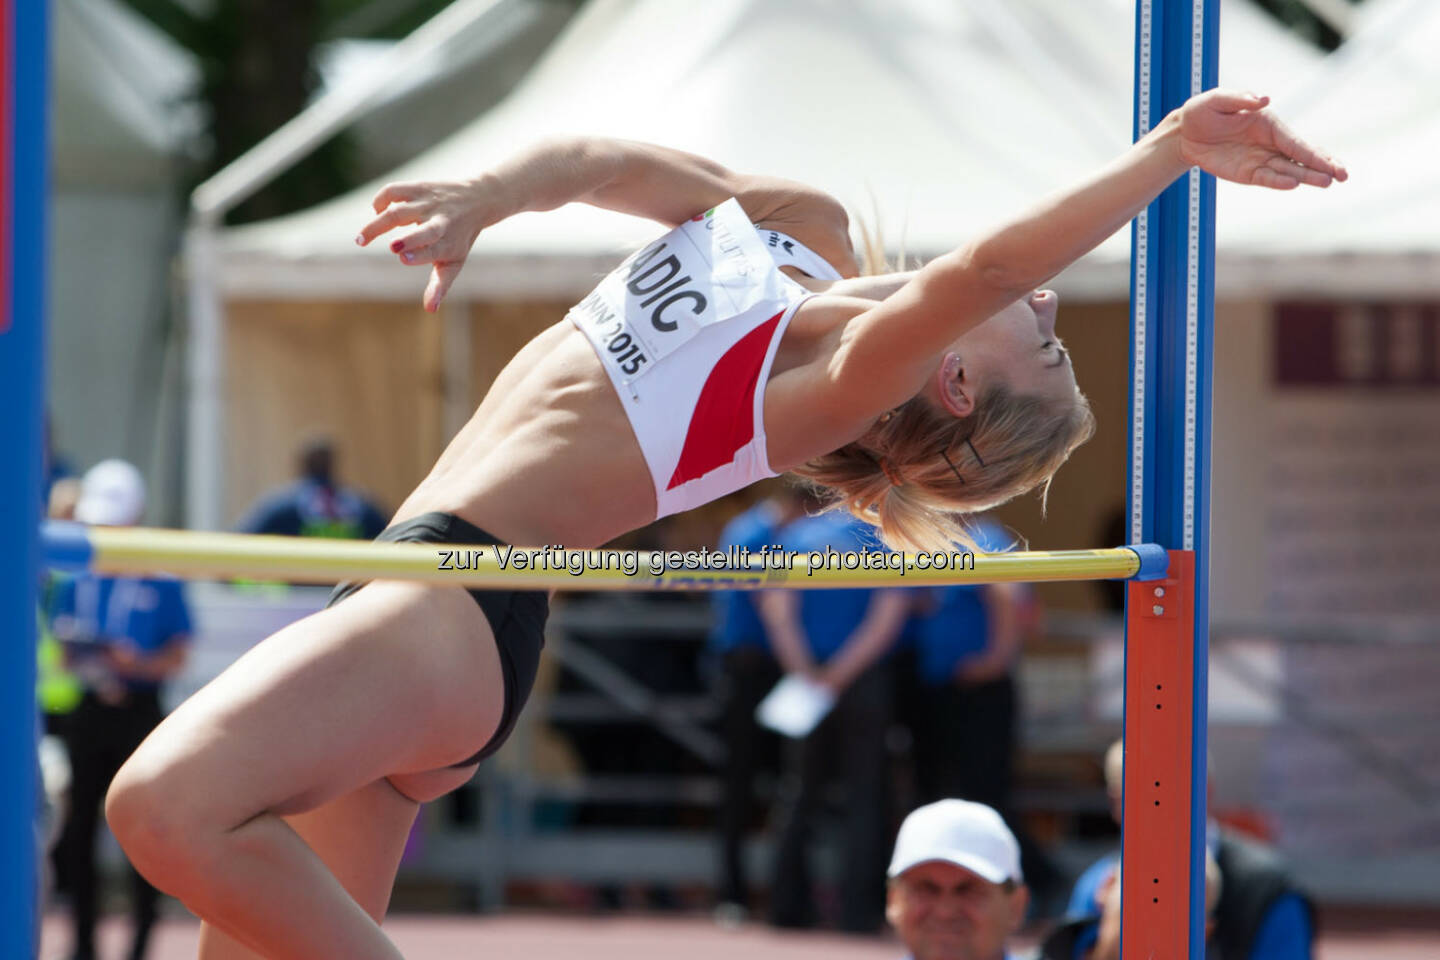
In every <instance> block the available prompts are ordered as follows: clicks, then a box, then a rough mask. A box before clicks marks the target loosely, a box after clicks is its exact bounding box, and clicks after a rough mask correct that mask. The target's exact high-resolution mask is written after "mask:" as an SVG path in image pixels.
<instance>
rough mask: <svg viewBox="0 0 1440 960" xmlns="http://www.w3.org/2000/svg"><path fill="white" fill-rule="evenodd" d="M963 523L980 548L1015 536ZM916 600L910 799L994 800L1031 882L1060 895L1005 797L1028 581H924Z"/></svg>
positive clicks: (990, 549) (1028, 614)
mask: <svg viewBox="0 0 1440 960" xmlns="http://www.w3.org/2000/svg"><path fill="white" fill-rule="evenodd" d="M972 533H973V535H974V537H975V544H976V547H977V548H978V550H979V552H981V553H1004V552H1007V551H1010V550H1013V549H1016V548H1017V546H1018V543H1017V542H1016V540H1015V537H1014V536H1013V535H1011V534H1010V533H1009V532H1008V531H1006V530H1005V529H1004V528H1003V527H1001V526H1000V525H999V524H997V523H995V522H993V521H991V520H988V519H984V518H980V519H978V520H977V521H976V522H975V525H974V527H973V529H972ZM918 605H919V606H920V608H921V611H922V613H921V615H920V616H919V617H918V618H917V621H916V622H915V623H914V624H913V625H912V627H911V629H910V631H909V633H910V636H911V638H912V640H913V643H914V656H915V665H916V674H917V680H918V682H919V686H918V690H917V691H916V695H915V697H914V700H913V703H912V704H911V705H910V708H909V713H910V725H911V735H912V739H913V742H914V748H915V778H916V786H917V787H918V789H919V799H920V801H921V802H922V803H923V802H929V801H934V800H940V799H943V798H945V797H959V798H961V799H964V800H972V801H974V802H976V803H983V804H985V805H987V806H989V807H992V808H994V809H995V810H996V811H998V812H999V813H1000V815H1001V816H1002V817H1004V818H1005V820H1006V822H1007V823H1008V824H1009V825H1010V828H1011V830H1012V831H1014V833H1015V834H1016V835H1017V836H1018V837H1019V838H1020V845H1021V851H1022V856H1023V860H1024V866H1025V875H1026V876H1027V877H1029V878H1030V883H1031V885H1032V887H1035V888H1036V891H1037V893H1039V894H1049V895H1051V896H1055V897H1060V896H1063V890H1064V888H1063V886H1062V882H1061V880H1060V878H1059V875H1058V871H1057V870H1056V869H1055V868H1054V867H1053V866H1052V865H1051V864H1050V862H1049V861H1048V859H1046V858H1045V857H1044V856H1043V854H1042V853H1041V852H1040V851H1039V850H1037V849H1036V848H1035V845H1034V844H1033V843H1032V842H1030V841H1029V840H1028V837H1026V835H1025V832H1024V831H1023V830H1022V829H1021V828H1020V826H1019V824H1018V823H1017V822H1016V818H1015V811H1014V807H1013V804H1012V791H1013V784H1014V779H1015V759H1016V756H1017V754H1018V752H1019V717H1020V706H1019V697H1018V691H1017V684H1016V680H1015V667H1016V664H1017V663H1018V662H1019V659H1020V650H1021V645H1022V641H1023V640H1024V638H1025V637H1026V636H1027V635H1028V634H1030V633H1032V632H1033V631H1034V630H1035V629H1036V623H1037V621H1038V619H1039V607H1038V601H1037V600H1036V597H1035V593H1034V591H1033V590H1032V589H1031V588H1030V587H1029V585H1027V584H1018V583H996V584H968V585H967V584H957V585H952V586H946V587H939V588H935V589H933V590H929V591H925V592H924V593H922V594H921V602H920V604H918ZM1037 885H1038V886H1037Z"/></svg>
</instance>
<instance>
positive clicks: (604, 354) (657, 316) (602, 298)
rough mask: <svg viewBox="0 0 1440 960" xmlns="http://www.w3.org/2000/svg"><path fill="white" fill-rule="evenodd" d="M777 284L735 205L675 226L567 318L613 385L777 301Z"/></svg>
mask: <svg viewBox="0 0 1440 960" xmlns="http://www.w3.org/2000/svg"><path fill="white" fill-rule="evenodd" d="M781 280H782V276H781V274H780V272H779V271H778V270H776V269H775V262H774V260H772V259H771V257H770V254H769V252H768V251H767V250H766V249H765V246H764V244H763V243H762V242H761V240H760V237H759V235H758V234H757V233H756V231H755V226H754V224H752V223H751V222H750V219H749V217H747V216H746V215H745V211H744V210H742V209H741V208H740V203H739V201H738V200H735V199H733V198H732V199H730V200H726V201H725V202H724V203H722V204H720V205H719V206H718V207H715V208H714V209H712V210H707V211H706V212H705V213H702V214H701V215H699V216H698V217H694V218H693V219H691V220H688V221H686V222H685V223H682V224H681V225H680V226H678V227H676V228H675V229H674V230H671V231H670V232H669V233H667V234H665V235H664V236H663V237H661V238H660V239H658V240H656V241H655V242H653V243H651V244H650V245H648V246H646V247H645V248H644V249H643V250H641V251H639V252H638V253H636V254H634V255H633V256H631V257H630V258H629V259H628V260H626V261H625V262H624V263H622V264H621V265H620V266H619V267H617V268H616V269H615V270H614V271H613V272H612V273H611V274H610V275H609V276H607V277H606V278H605V279H604V280H602V281H600V285H599V286H597V287H596V288H595V289H594V290H593V291H591V293H590V295H589V296H587V297H586V298H585V299H584V300H581V301H580V302H579V303H578V304H576V305H575V306H574V307H573V308H571V310H570V319H571V322H573V323H574V324H575V325H576V326H577V327H579V328H580V329H581V330H582V331H584V333H585V336H587V337H588V338H589V339H590V342H591V344H593V345H594V347H595V352H596V353H597V354H598V355H599V356H600V362H601V363H602V364H604V365H605V366H606V367H607V368H608V369H609V373H610V375H611V377H612V378H613V379H614V380H615V382H616V383H628V382H630V381H633V380H635V379H637V378H639V377H642V376H644V375H645V373H646V372H647V371H649V370H650V369H651V368H652V367H653V366H654V365H655V364H656V363H657V362H659V361H660V360H662V359H664V358H665V357H666V356H668V355H669V354H671V353H673V352H674V351H675V350H676V349H678V348H679V347H681V346H683V345H684V344H685V343H686V342H688V341H689V340H690V339H691V338H692V337H694V336H695V335H696V334H697V333H699V332H700V331H701V330H702V329H704V328H705V327H707V326H709V325H711V324H715V323H724V322H725V321H726V320H729V319H730V318H731V317H736V316H739V315H740V314H742V313H745V312H746V311H748V310H750V309H751V308H752V307H754V306H755V305H756V304H759V303H761V302H763V301H766V300H769V301H775V300H777V299H781V298H783V297H784V295H785V294H784V287H783V286H782V284H781Z"/></svg>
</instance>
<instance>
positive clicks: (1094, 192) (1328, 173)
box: [817, 90, 1346, 418]
mask: <svg viewBox="0 0 1440 960" xmlns="http://www.w3.org/2000/svg"><path fill="white" fill-rule="evenodd" d="M1268 102H1269V100H1268V99H1267V98H1265V97H1257V96H1254V95H1251V94H1235V93H1227V92H1224V91H1219V90H1212V91H1209V92H1207V93H1204V94H1201V95H1199V96H1197V97H1193V98H1192V99H1191V100H1190V101H1189V102H1187V103H1186V104H1185V105H1184V106H1183V107H1181V108H1180V109H1178V110H1176V111H1174V112H1173V113H1171V114H1170V115H1169V116H1167V117H1166V118H1165V119H1164V120H1163V121H1162V122H1161V123H1160V124H1159V126H1157V127H1156V128H1155V129H1154V130H1153V131H1151V132H1150V133H1149V134H1147V135H1146V136H1145V137H1143V138H1142V139H1141V140H1140V141H1138V142H1137V143H1136V144H1135V145H1134V146H1132V147H1131V148H1130V149H1129V150H1128V151H1127V152H1126V153H1125V154H1124V155H1122V156H1121V157H1120V158H1119V159H1117V160H1116V161H1114V162H1113V163H1111V164H1109V165H1108V166H1106V167H1105V168H1104V169H1102V170H1101V171H1099V172H1098V173H1096V174H1095V175H1093V176H1091V177H1090V178H1089V179H1087V180H1084V181H1082V182H1081V183H1079V184H1078V185H1076V186H1074V187H1072V188H1071V189H1069V190H1066V191H1064V192H1062V193H1060V194H1057V195H1055V196H1053V197H1051V198H1049V199H1047V200H1045V201H1042V202H1041V203H1040V204H1038V205H1037V206H1035V207H1034V208H1032V209H1030V210H1029V211H1027V212H1026V213H1024V214H1023V215H1021V216H1020V217H1017V218H1016V219H1015V220H1012V221H1011V222H1009V223H1008V224H1005V225H1004V226H1001V227H1000V228H998V229H996V230H994V231H992V232H990V233H989V234H988V235H986V236H984V237H981V238H980V239H978V240H976V241H974V242H973V243H971V244H969V245H967V246H964V247H961V248H960V249H958V250H955V251H954V252H952V253H949V254H946V255H945V256H942V257H939V258H937V259H936V260H934V261H933V262H931V263H930V264H929V265H927V266H926V267H925V268H924V269H923V270H921V271H920V272H919V274H917V275H916V277H915V279H914V280H913V281H912V282H911V283H909V284H907V285H906V286H905V287H904V288H902V289H901V290H899V291H898V292H896V293H895V294H894V295H893V296H891V297H889V298H888V299H886V300H885V301H884V302H883V303H881V304H880V305H879V306H877V307H876V308H875V309H873V310H869V311H867V312H866V313H864V314H862V315H861V316H859V317H857V318H856V319H855V320H853V321H851V322H850V323H849V324H847V325H846V329H845V331H844V336H843V338H842V341H841V344H840V347H839V348H838V349H837V351H836V354H835V357H834V359H833V360H832V361H831V362H830V364H829V366H828V368H827V369H826V370H825V371H823V372H822V373H821V374H820V376H821V377H822V378H823V380H824V383H822V384H819V385H817V386H818V387H819V389H820V390H821V392H822V393H823V395H824V396H825V398H826V401H827V403H828V402H832V401H833V403H835V404H838V405H841V406H842V407H846V409H844V410H843V411H836V412H839V413H841V414H842V415H845V416H853V417H862V418H863V417H865V416H870V415H873V414H874V413H875V412H877V411H880V410H885V409H888V408H890V407H893V406H895V405H897V404H899V403H902V402H904V401H905V400H907V399H909V398H910V397H912V396H914V394H915V392H916V391H917V390H918V389H920V387H921V386H922V385H923V383H924V381H925V378H926V376H927V375H928V374H929V373H930V372H932V370H933V368H934V363H935V358H936V357H937V356H938V355H939V354H940V353H941V352H942V351H943V350H944V349H945V347H946V346H947V345H948V344H949V343H951V342H953V341H954V340H955V338H957V337H959V336H961V335H962V334H964V333H965V332H966V331H967V330H969V329H970V328H972V327H974V326H976V325H978V324H979V323H982V322H983V321H984V320H985V319H986V318H988V317H989V316H991V315H992V314H994V313H995V312H996V311H998V310H1000V309H1001V308H1003V307H1005V306H1006V305H1007V304H1010V303H1012V302H1014V301H1015V300H1018V299H1019V298H1020V297H1022V296H1024V295H1026V294H1027V293H1029V292H1030V291H1031V290H1034V289H1035V288H1036V287H1038V286H1041V285H1042V284H1044V283H1045V282H1046V281H1047V280H1049V279H1050V278H1052V277H1054V276H1055V275H1056V274H1057V273H1059V272H1060V271H1061V270H1062V269H1064V268H1065V267H1067V266H1069V265H1070V264H1071V263H1073V262H1075V261H1076V260H1078V259H1079V258H1080V257H1081V256H1083V255H1084V254H1086V253H1088V252H1089V251H1090V250H1092V249H1094V248H1095V247H1096V246H1098V245H1099V244H1100V243H1101V242H1102V241H1104V240H1105V238H1106V237H1108V236H1110V235H1111V234H1112V233H1114V232H1115V231H1116V230H1118V229H1120V227H1122V226H1124V225H1125V224H1126V223H1127V222H1129V220H1130V219H1131V218H1132V217H1134V216H1135V215H1136V214H1137V213H1139V212H1140V211H1141V210H1143V209H1144V208H1145V207H1146V206H1147V205H1148V204H1149V203H1150V202H1151V201H1152V200H1154V199H1155V197H1157V196H1159V195H1160V193H1161V192H1162V191H1163V190H1164V189H1165V188H1166V187H1167V186H1169V185H1170V184H1171V183H1172V182H1174V180H1175V179H1176V178H1177V177H1179V176H1180V175H1181V174H1183V173H1184V172H1185V171H1186V170H1188V169H1189V168H1190V167H1192V166H1197V165H1198V166H1201V167H1203V168H1204V169H1205V170H1206V171H1208V172H1210V173H1213V174H1215V175H1216V176H1218V177H1222V178H1224V179H1227V180H1233V181H1236V182H1239V183H1247V184H1254V185H1256V186H1263V187H1271V188H1273V189H1277V190H1290V189H1293V188H1295V187H1297V186H1299V185H1300V184H1302V183H1303V184H1309V185H1311V186H1316V187H1325V186H1329V184H1330V182H1331V180H1332V179H1336V180H1344V179H1345V178H1346V173H1345V169H1344V168H1343V167H1342V166H1340V165H1339V164H1338V163H1336V162H1335V161H1334V160H1333V159H1331V158H1329V157H1326V156H1324V155H1322V154H1321V153H1319V152H1318V151H1316V150H1314V149H1313V148H1311V147H1310V146H1308V145H1307V144H1305V143H1304V142H1303V141H1301V140H1300V139H1299V138H1297V137H1296V136H1295V135H1294V134H1292V133H1291V132H1290V131H1289V130H1288V129H1287V128H1286V127H1285V126H1284V125H1283V124H1282V123H1280V121H1279V120H1277V119H1276V118H1275V117H1274V116H1273V115H1272V114H1270V113H1269V112H1268V111H1266V110H1265V109H1264V108H1265V106H1266V104H1267V103H1268ZM827 387H828V388H829V389H827Z"/></svg>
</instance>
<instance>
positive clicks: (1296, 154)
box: [1174, 90, 1349, 190]
mask: <svg viewBox="0 0 1440 960" xmlns="http://www.w3.org/2000/svg"><path fill="white" fill-rule="evenodd" d="M1269 102H1270V98H1269V97H1261V96H1257V95H1255V94H1253V93H1234V92H1232V91H1228V90H1207V91H1206V92H1205V93H1202V94H1199V95H1198V96H1194V97H1191V98H1190V99H1189V100H1188V101H1186V102H1185V105H1184V106H1182V107H1181V108H1180V109H1179V110H1177V111H1176V112H1175V114H1174V116H1175V117H1176V118H1177V121H1178V124H1179V132H1180V138H1179V147H1180V155H1181V157H1182V159H1183V160H1184V161H1185V163H1186V164H1187V165H1190V166H1198V167H1200V168H1202V169H1203V170H1205V172H1207V173H1213V174H1214V175H1215V176H1217V177H1220V178H1221V179H1223V180H1233V181H1234V182H1236V183H1245V184H1254V185H1255V186H1260V187H1270V188H1272V189H1275V190H1293V189H1295V188H1296V187H1298V186H1300V184H1302V183H1304V184H1309V185H1310V186H1312V187H1328V186H1329V185H1330V181H1331V180H1342V181H1343V180H1345V179H1346V178H1347V177H1348V176H1349V174H1348V173H1347V172H1346V170H1345V168H1344V167H1343V166H1342V165H1341V164H1339V163H1337V162H1336V161H1335V159H1334V158H1333V157H1329V156H1326V155H1325V154H1323V153H1321V152H1320V151H1318V150H1316V149H1315V148H1314V147H1312V146H1310V145H1309V144H1308V143H1306V142H1305V141H1304V140H1301V139H1300V138H1299V137H1297V136H1295V134H1293V133H1291V132H1290V129H1289V128H1288V127H1286V126H1285V124H1283V123H1281V122H1280V121H1279V120H1278V119H1277V118H1276V117H1275V115H1274V114H1272V113H1271V112H1270V111H1268V110H1266V109H1265V107H1266V105H1267V104H1268V103H1269Z"/></svg>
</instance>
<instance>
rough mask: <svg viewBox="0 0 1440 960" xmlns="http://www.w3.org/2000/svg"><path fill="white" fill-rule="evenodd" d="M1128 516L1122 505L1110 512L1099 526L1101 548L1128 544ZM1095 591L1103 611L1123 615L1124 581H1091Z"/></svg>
mask: <svg viewBox="0 0 1440 960" xmlns="http://www.w3.org/2000/svg"><path fill="white" fill-rule="evenodd" d="M1129 519H1130V517H1129V514H1127V513H1126V512H1125V505H1124V504H1123V503H1122V504H1121V505H1120V506H1118V507H1116V508H1115V509H1114V510H1112V511H1111V512H1110V514H1109V515H1108V516H1107V517H1106V518H1105V522H1104V523H1103V524H1102V525H1101V526H1100V546H1101V547H1123V546H1124V545H1125V544H1127V543H1129V542H1130V525H1129V523H1128V522H1127V521H1128V520H1129ZM1091 582H1092V583H1094V584H1095V589H1096V590H1097V591H1099V593H1100V602H1101V606H1102V608H1103V609H1104V610H1107V611H1109V612H1110V613H1118V614H1121V615H1123V614H1124V613H1125V585H1126V583H1127V582H1128V581H1125V580H1093V581H1091Z"/></svg>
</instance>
